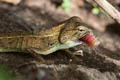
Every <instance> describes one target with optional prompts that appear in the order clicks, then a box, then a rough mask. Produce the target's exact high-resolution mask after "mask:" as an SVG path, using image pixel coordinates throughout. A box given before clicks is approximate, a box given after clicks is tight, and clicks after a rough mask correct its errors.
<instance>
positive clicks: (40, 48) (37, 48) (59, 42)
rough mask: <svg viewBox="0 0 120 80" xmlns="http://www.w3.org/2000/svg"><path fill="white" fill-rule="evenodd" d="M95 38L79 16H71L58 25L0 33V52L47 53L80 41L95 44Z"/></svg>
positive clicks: (75, 44)
mask: <svg viewBox="0 0 120 80" xmlns="http://www.w3.org/2000/svg"><path fill="white" fill-rule="evenodd" d="M95 41H96V39H95V37H94V35H93V33H92V31H91V30H90V29H88V28H87V27H86V26H84V25H82V22H81V19H80V18H79V17H76V16H74V17H71V18H69V19H67V20H65V21H63V22H62V23H60V24H59V25H57V26H55V27H52V28H50V29H46V30H42V31H40V32H36V33H31V34H28V33H27V32H25V33H17V32H16V33H9V34H0V52H14V51H15V52H29V51H33V52H35V53H37V54H42V55H48V54H51V53H53V52H55V51H57V50H61V49H67V48H71V47H74V46H77V45H80V44H81V43H87V44H88V45H89V46H95V45H96V43H95Z"/></svg>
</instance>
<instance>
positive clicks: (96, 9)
mask: <svg viewBox="0 0 120 80" xmlns="http://www.w3.org/2000/svg"><path fill="white" fill-rule="evenodd" d="M92 13H93V14H99V13H100V10H99V9H98V8H93V9H92Z"/></svg>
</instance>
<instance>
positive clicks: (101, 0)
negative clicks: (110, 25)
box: [93, 0, 120, 23]
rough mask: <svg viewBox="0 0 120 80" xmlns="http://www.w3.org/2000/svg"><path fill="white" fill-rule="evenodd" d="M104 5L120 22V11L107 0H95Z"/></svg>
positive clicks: (101, 5)
mask: <svg viewBox="0 0 120 80" xmlns="http://www.w3.org/2000/svg"><path fill="white" fill-rule="evenodd" d="M93 1H95V2H96V3H97V4H98V5H99V6H100V7H102V8H103V9H104V10H105V11H106V12H107V13H108V14H109V15H110V16H111V17H112V18H113V19H115V20H116V21H117V22H118V23H120V12H119V11H118V10H117V9H116V8H115V7H113V6H112V5H111V4H110V3H109V2H108V1H107V0H93Z"/></svg>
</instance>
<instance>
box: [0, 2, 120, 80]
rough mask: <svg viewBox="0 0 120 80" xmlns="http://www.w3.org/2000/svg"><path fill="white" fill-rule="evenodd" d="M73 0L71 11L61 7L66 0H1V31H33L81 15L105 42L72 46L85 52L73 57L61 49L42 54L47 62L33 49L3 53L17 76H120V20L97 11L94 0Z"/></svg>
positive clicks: (88, 79) (54, 79)
mask: <svg viewBox="0 0 120 80" xmlns="http://www.w3.org/2000/svg"><path fill="white" fill-rule="evenodd" d="M71 1H72V6H71V7H70V12H69V13H66V12H65V10H64V9H63V8H61V6H60V5H61V2H62V0H60V1H57V0H51V1H50V0H36V1H34V0H24V1H22V2H21V3H19V4H18V5H12V4H9V3H0V28H1V29H0V33H8V34H9V33H11V32H21V33H22V32H24V31H25V32H28V33H31V32H33V31H34V30H43V29H46V28H50V27H53V26H55V25H57V24H58V23H59V22H61V21H64V20H65V19H68V18H69V17H71V16H79V17H80V18H81V19H82V20H83V21H84V22H85V23H86V24H87V25H88V26H89V28H91V29H93V32H94V34H95V35H96V37H97V38H98V39H99V41H100V42H101V44H100V45H99V46H98V47H97V48H95V49H93V48H90V47H88V46H87V45H86V44H82V45H80V46H76V47H74V48H72V49H74V50H83V55H77V56H74V57H70V56H69V53H67V52H65V51H62V50H59V51H57V52H54V53H52V54H50V55H47V56H42V57H43V58H44V59H45V60H46V61H47V62H46V63H43V62H41V61H39V60H38V59H36V58H35V57H33V56H32V55H30V54H29V53H18V52H5V53H0V61H2V63H4V64H6V65H7V66H8V67H10V69H11V71H12V72H15V74H16V76H17V78H18V79H17V80H21V79H22V80H120V30H119V27H120V24H118V23H116V22H114V21H113V20H112V19H111V18H110V17H108V16H105V15H104V14H102V13H100V14H99V15H95V14H93V13H92V12H91V8H92V7H93V6H91V4H90V3H87V2H85V1H83V0H80V2H79V3H78V2H77V0H71ZM116 1H117V0H116Z"/></svg>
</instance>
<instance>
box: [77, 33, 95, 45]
mask: <svg viewBox="0 0 120 80" xmlns="http://www.w3.org/2000/svg"><path fill="white" fill-rule="evenodd" d="M79 40H80V41H83V42H85V43H86V44H88V45H89V46H90V47H95V45H94V43H95V37H94V36H93V35H91V34H86V35H85V36H84V37H82V38H80V39H79Z"/></svg>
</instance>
